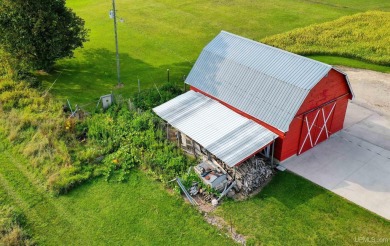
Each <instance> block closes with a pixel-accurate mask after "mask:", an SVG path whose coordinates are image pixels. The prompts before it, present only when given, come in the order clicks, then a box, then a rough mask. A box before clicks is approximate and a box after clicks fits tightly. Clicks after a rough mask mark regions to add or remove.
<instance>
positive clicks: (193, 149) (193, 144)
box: [191, 139, 196, 157]
mask: <svg viewBox="0 0 390 246" xmlns="http://www.w3.org/2000/svg"><path fill="white" fill-rule="evenodd" d="M191 140H192V153H194V156H195V157H196V151H195V141H194V140H193V139H191Z"/></svg>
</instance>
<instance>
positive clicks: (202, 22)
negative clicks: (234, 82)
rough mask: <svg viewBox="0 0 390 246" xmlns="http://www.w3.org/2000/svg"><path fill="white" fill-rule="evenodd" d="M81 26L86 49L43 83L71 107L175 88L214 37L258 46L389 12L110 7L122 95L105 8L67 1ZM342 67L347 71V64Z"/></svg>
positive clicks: (125, 3) (170, 2)
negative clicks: (302, 30) (171, 84)
mask: <svg viewBox="0 0 390 246" xmlns="http://www.w3.org/2000/svg"><path fill="white" fill-rule="evenodd" d="M67 4H68V5H69V6H70V7H71V8H73V9H74V10H75V11H76V12H77V14H79V15H80V16H81V17H82V18H84V19H85V20H86V24H87V27H88V28H89V29H91V36H90V42H88V43H86V44H85V49H82V50H79V51H77V52H76V55H75V57H76V58H75V59H71V60H63V61H60V62H59V63H58V66H57V67H56V71H58V72H57V73H53V74H52V75H50V76H42V79H43V80H44V81H45V83H44V84H45V85H46V86H50V84H51V83H53V82H54V81H55V79H56V78H57V77H58V76H59V74H60V73H61V75H60V77H59V78H58V80H57V82H56V83H55V85H54V86H53V88H52V92H53V93H54V94H55V95H57V96H58V97H59V98H61V99H66V98H69V99H70V100H71V102H72V104H73V105H74V104H76V103H77V104H79V105H81V106H84V105H86V104H89V106H91V105H95V103H96V101H97V99H98V98H99V97H100V95H102V94H106V93H109V92H110V91H114V92H117V93H121V94H123V95H124V96H126V97H127V96H129V95H130V94H131V93H132V92H134V91H136V89H137V78H140V80H141V88H145V87H150V86H153V84H154V83H155V84H157V85H158V84H159V83H161V82H163V81H166V80H167V78H166V77H167V72H166V71H167V69H170V72H171V80H173V81H175V82H177V83H182V77H183V75H187V74H188V72H189V71H190V69H191V67H192V65H193V63H194V61H195V60H196V58H197V56H198V55H199V53H200V51H201V50H202V48H203V47H204V46H205V45H206V44H207V43H208V42H209V41H210V40H211V39H212V38H213V37H214V36H215V35H217V34H218V33H219V32H220V31H221V30H226V31H230V32H233V33H236V34H239V35H243V36H245V37H249V38H253V39H255V40H260V39H262V38H264V37H267V36H271V35H274V34H278V33H284V32H286V31H290V30H292V29H295V28H299V27H305V26H308V25H310V24H315V23H323V22H326V21H331V20H335V19H337V18H339V17H341V16H345V15H351V14H354V13H358V12H364V11H367V10H384V11H389V10H390V2H389V1H383V0H372V1H366V0H354V1H350V0H341V1H340V0H327V1H324V0H319V1H305V0H303V1H295V0H273V1H248V0H229V1H227V0H222V1H216V0H215V1H210V0H196V1H195V0H191V1H189V0H184V1H177V0H142V1H141V0H131V1H129V0H117V9H118V17H121V18H123V19H124V22H123V23H121V22H118V35H119V46H120V47H119V48H120V54H121V68H122V69H121V71H122V81H123V83H124V84H125V87H124V88H121V89H119V90H118V89H115V88H114V86H115V84H116V63H115V53H114V52H115V45H114V31H113V21H112V20H111V19H109V17H108V12H109V10H110V9H111V1H108V0H104V1H103V0H83V1H80V0H68V1H67ZM346 65H354V63H353V62H346Z"/></svg>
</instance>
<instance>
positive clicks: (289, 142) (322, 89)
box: [275, 69, 352, 161]
mask: <svg viewBox="0 0 390 246" xmlns="http://www.w3.org/2000/svg"><path fill="white" fill-rule="evenodd" d="M351 98H352V94H351V92H350V90H349V87H348V84H347V81H346V79H345V76H344V75H343V74H341V73H339V72H337V71H336V70H334V69H332V70H330V71H329V74H328V76H326V77H324V78H323V79H321V81H320V82H319V83H318V84H317V85H316V86H314V88H313V89H312V90H311V91H310V92H309V94H308V96H307V97H306V99H305V101H304V102H303V104H302V106H301V107H300V109H299V110H298V113H297V114H296V116H295V118H294V119H293V121H292V122H291V124H290V128H289V131H288V132H287V133H286V135H285V137H284V139H278V140H277V141H276V144H275V158H277V159H278V160H279V161H283V160H286V159H287V158H289V157H291V156H293V155H296V154H297V153H298V151H299V143H300V138H301V130H302V123H303V117H304V114H305V113H307V112H310V111H312V110H315V109H318V108H321V107H323V106H324V105H326V104H328V103H330V102H332V101H336V106H335V109H334V113H333V117H332V119H331V120H332V122H331V127H330V129H329V131H330V134H333V133H335V132H337V131H339V130H341V129H342V128H343V124H344V118H345V112H346V110H347V105H348V99H351Z"/></svg>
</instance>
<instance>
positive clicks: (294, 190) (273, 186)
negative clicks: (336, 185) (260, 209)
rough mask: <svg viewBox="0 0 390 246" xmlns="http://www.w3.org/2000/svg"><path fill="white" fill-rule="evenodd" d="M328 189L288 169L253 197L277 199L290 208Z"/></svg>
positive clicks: (322, 193) (323, 193)
mask: <svg viewBox="0 0 390 246" xmlns="http://www.w3.org/2000/svg"><path fill="white" fill-rule="evenodd" d="M326 193H327V191H326V190H325V189H323V188H322V187H320V186H318V185H315V184H313V183H311V182H309V181H307V180H306V179H304V178H302V177H300V176H298V175H295V174H293V173H290V172H288V171H285V172H279V173H277V174H276V176H275V177H274V178H273V180H272V181H271V182H270V183H269V184H268V185H267V186H266V187H265V188H264V189H263V190H262V191H261V192H260V193H259V194H258V195H256V196H255V197H253V198H252V199H255V200H256V199H260V200H263V199H270V198H271V199H275V200H277V201H278V202H279V203H281V204H283V205H284V206H285V207H287V208H288V209H290V210H293V209H295V208H297V207H299V206H300V205H302V204H306V203H308V202H309V201H310V200H312V199H314V198H315V197H317V196H320V195H325V194H326Z"/></svg>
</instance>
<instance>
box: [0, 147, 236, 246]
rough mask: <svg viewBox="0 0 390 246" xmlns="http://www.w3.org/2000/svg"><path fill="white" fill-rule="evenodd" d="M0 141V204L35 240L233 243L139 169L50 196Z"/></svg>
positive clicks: (62, 242)
mask: <svg viewBox="0 0 390 246" xmlns="http://www.w3.org/2000/svg"><path fill="white" fill-rule="evenodd" d="M1 144H2V143H1V142H0V163H1V165H0V204H12V205H13V206H14V207H17V208H18V209H19V210H21V211H22V212H23V214H24V215H25V216H26V221H27V224H26V228H27V231H29V232H30V234H31V235H32V236H33V239H34V241H35V242H36V243H38V245H206V244H207V245H233V244H234V243H233V242H232V241H231V240H230V239H228V238H227V237H226V236H225V235H224V234H223V233H221V232H219V231H218V230H217V229H216V228H214V227H213V226H211V225H209V224H207V223H206V222H205V221H204V220H203V218H202V215H201V214H200V213H198V212H197V211H196V210H194V209H192V208H191V207H190V205H189V204H185V203H184V202H183V200H182V199H181V198H180V197H178V196H175V195H171V194H169V193H168V192H166V190H165V189H164V188H163V186H162V184H161V183H159V182H157V181H154V180H153V179H151V178H150V177H149V176H147V175H146V174H145V173H143V172H141V171H133V172H132V175H131V177H130V179H129V181H128V182H126V183H117V182H106V181H104V180H103V179H95V180H93V181H91V182H89V183H87V184H84V185H83V186H82V187H79V188H77V189H75V190H73V191H72V192H70V193H69V194H67V195H63V196H60V197H51V196H50V195H49V194H48V193H47V191H46V190H44V189H43V187H42V186H40V185H39V183H38V182H37V180H36V177H34V176H33V175H32V174H31V173H30V172H29V171H28V170H27V169H26V166H28V164H27V163H26V162H27V160H25V159H23V158H21V157H20V156H18V155H15V154H14V153H12V152H8V151H9V149H7V150H4V149H3V148H2V146H1ZM0 219H1V218H0ZM210 238H212V239H213V240H210ZM0 244H1V243H0Z"/></svg>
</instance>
